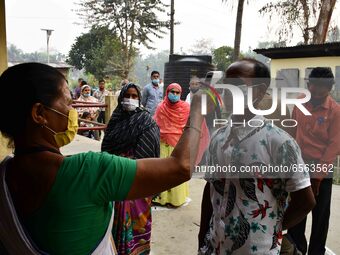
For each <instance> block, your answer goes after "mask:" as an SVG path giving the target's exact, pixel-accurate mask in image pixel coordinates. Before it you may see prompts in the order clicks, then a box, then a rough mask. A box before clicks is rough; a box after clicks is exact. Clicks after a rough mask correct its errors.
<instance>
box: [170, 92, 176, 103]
mask: <svg viewBox="0 0 340 255" xmlns="http://www.w3.org/2000/svg"><path fill="white" fill-rule="evenodd" d="M168 99H169V100H170V102H171V103H176V102H178V101H179V96H176V95H174V94H172V93H169V94H168Z"/></svg>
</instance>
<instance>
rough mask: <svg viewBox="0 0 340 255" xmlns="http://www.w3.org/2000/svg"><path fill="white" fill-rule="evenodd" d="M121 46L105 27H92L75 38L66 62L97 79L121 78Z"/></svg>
mask: <svg viewBox="0 0 340 255" xmlns="http://www.w3.org/2000/svg"><path fill="white" fill-rule="evenodd" d="M122 59H123V57H122V54H121V44H120V42H119V40H118V38H117V37H116V36H114V35H113V34H112V32H111V31H110V29H108V28H107V27H92V28H91V30H90V31H89V32H88V33H86V34H82V35H81V36H79V37H77V39H76V42H75V43H74V44H73V45H72V47H71V50H70V52H69V54H68V59H67V62H68V63H69V64H70V65H73V66H75V67H76V68H77V69H79V70H80V69H82V68H85V70H86V72H89V73H92V74H93V75H94V76H95V77H96V78H97V79H100V78H103V77H104V76H105V75H118V76H123V67H122V62H123V60H122Z"/></svg>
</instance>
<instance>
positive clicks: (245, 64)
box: [225, 58, 270, 87]
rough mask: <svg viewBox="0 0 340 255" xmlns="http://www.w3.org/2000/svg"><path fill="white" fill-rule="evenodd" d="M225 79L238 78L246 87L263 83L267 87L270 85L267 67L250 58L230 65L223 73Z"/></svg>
mask: <svg viewBox="0 0 340 255" xmlns="http://www.w3.org/2000/svg"><path fill="white" fill-rule="evenodd" d="M225 77H226V78H227V79H230V78H234V79H235V78H240V79H242V80H243V82H244V83H246V84H248V85H255V84H260V83H264V84H265V85H266V86H267V87H269V85H270V72H269V69H268V67H267V66H266V65H265V64H263V63H262V62H260V61H257V60H255V59H252V58H245V59H241V60H239V61H236V62H234V63H232V64H231V65H230V66H229V67H228V68H227V70H226V71H225ZM254 79H255V80H254ZM235 85H239V84H235Z"/></svg>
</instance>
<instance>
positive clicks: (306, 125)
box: [288, 67, 340, 255]
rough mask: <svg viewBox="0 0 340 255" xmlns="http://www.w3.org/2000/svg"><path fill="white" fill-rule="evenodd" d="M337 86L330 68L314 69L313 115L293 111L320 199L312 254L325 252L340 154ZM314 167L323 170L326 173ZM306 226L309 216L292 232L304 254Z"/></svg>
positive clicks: (310, 107) (310, 85) (297, 136)
mask: <svg viewBox="0 0 340 255" xmlns="http://www.w3.org/2000/svg"><path fill="white" fill-rule="evenodd" d="M333 85H334V76H333V73H332V70H331V69H330V68H325V67H316V68H314V69H313V70H312V72H311V74H310V76H309V82H308V90H309V91H310V92H311V100H310V101H309V102H307V103H305V104H304V106H305V107H306V108H307V110H308V111H309V112H310V113H311V114H312V115H309V116H307V115H304V114H303V113H302V112H301V111H300V110H299V109H298V108H296V107H295V108H294V110H293V119H295V120H296V121H297V122H298V125H297V128H296V130H295V132H294V134H295V139H296V141H297V143H298V144H299V146H300V148H301V151H302V157H303V159H304V161H305V164H307V166H308V167H309V169H310V178H311V184H312V189H313V193H314V196H315V199H316V206H315V207H314V209H313V211H312V216H313V220H312V231H311V236H310V242H309V248H308V255H312V254H316V255H322V254H324V253H325V244H326V239H327V232H328V225H329V216H330V205H331V194H332V177H333V174H332V170H333V168H332V164H333V163H334V161H335V158H336V156H337V155H339V154H340V132H339V129H340V105H339V104H337V103H336V101H335V100H334V99H333V98H332V97H331V96H330V95H329V93H330V91H331V89H332V87H333ZM313 170H323V173H317V172H312V171H313ZM305 227H306V218H305V219H304V220H303V221H302V222H300V223H299V224H298V225H296V226H295V227H293V228H291V229H290V230H289V231H288V233H289V234H290V236H291V237H292V239H293V240H294V242H295V243H296V245H297V248H298V249H299V250H300V251H301V252H302V253H303V254H306V252H307V240H306V237H305Z"/></svg>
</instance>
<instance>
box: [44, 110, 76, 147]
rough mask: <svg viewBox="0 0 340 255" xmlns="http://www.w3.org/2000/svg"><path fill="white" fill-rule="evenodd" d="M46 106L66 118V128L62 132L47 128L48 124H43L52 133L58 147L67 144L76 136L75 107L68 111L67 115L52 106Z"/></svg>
mask: <svg viewBox="0 0 340 255" xmlns="http://www.w3.org/2000/svg"><path fill="white" fill-rule="evenodd" d="M47 108H48V109H50V110H52V111H54V112H56V113H58V114H60V115H62V116H64V117H66V118H68V124H67V129H66V131H64V132H58V133H57V132H55V131H54V130H53V129H51V128H49V127H48V126H45V127H46V128H47V129H48V130H50V131H51V132H52V133H53V134H54V139H55V141H56V143H57V145H58V146H59V148H60V147H63V146H65V145H66V144H69V143H70V142H71V141H72V140H73V139H74V137H75V136H76V134H77V132H78V112H77V111H76V110H75V109H71V110H70V111H69V112H68V116H67V115H65V114H63V113H61V112H59V111H57V110H55V109H53V108H49V107H47Z"/></svg>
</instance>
